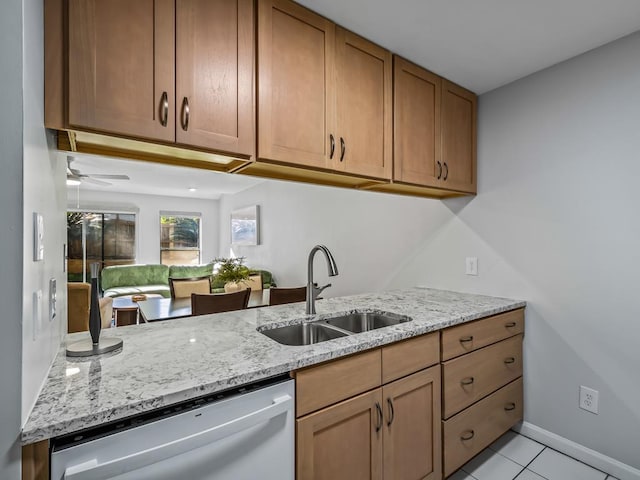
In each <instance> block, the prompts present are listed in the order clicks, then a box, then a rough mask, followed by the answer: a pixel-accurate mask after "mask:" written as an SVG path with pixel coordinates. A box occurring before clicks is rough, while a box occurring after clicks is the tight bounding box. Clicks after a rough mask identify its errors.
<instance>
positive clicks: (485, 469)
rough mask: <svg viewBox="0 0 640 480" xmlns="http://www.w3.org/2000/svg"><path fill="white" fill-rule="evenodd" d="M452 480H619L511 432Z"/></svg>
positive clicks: (456, 474) (478, 456) (471, 461)
mask: <svg viewBox="0 0 640 480" xmlns="http://www.w3.org/2000/svg"><path fill="white" fill-rule="evenodd" d="M448 480H617V479H616V478H615V477H612V476H611V475H607V474H606V473H605V472H601V471H600V470H596V469H595V468H593V467H590V466H589V465H586V464H584V463H582V462H580V461H578V460H576V459H574V458H571V457H569V456H567V455H564V454H562V453H559V452H557V451H555V450H553V449H552V448H550V447H547V446H546V445H543V444H541V443H538V442H536V441H534V440H531V439H530V438H527V437H525V436H524V435H520V434H518V433H516V432H513V431H509V432H507V433H505V434H504V435H503V436H502V437H500V438H499V439H498V440H496V441H495V442H494V443H493V444H491V445H490V446H489V447H488V448H487V449H485V450H484V451H483V452H480V454H479V455H477V456H476V457H474V458H473V459H471V460H470V461H469V462H467V463H466V464H465V465H464V466H463V467H462V468H461V469H460V470H458V471H457V472H456V473H454V474H453V475H452V476H451V477H449V479H448Z"/></svg>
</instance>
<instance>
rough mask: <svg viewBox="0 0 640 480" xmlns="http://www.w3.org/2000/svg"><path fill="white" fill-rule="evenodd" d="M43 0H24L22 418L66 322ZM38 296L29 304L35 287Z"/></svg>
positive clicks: (60, 166)
mask: <svg viewBox="0 0 640 480" xmlns="http://www.w3.org/2000/svg"><path fill="white" fill-rule="evenodd" d="M42 25H43V2H42V1H39V0H24V83H23V89H24V91H23V94H24V209H23V216H24V224H23V229H24V252H23V282H24V284H23V289H22V291H23V293H22V305H23V307H22V318H23V328H22V342H23V350H22V368H23V370H22V421H23V422H24V421H26V418H27V415H28V414H29V412H30V411H31V408H32V406H33V404H34V403H35V400H36V397H37V395H38V392H39V391H40V387H41V386H42V383H43V382H44V379H45V378H46V375H47V373H48V371H49V367H50V365H51V363H52V362H53V359H54V358H55V356H56V354H57V352H58V348H59V346H60V341H61V338H62V336H63V335H64V328H66V323H67V322H66V318H67V313H66V288H65V284H66V283H65V281H66V280H65V274H64V272H63V260H64V256H63V245H64V243H66V221H65V208H66V201H67V199H66V192H65V180H64V179H65V165H64V162H60V161H58V159H57V155H56V153H55V152H54V151H53V148H54V142H53V137H52V136H50V134H49V135H48V134H47V132H46V130H45V129H44V127H43V125H44V111H43V110H44V43H43V42H44V41H43V29H42ZM34 212H39V213H41V214H42V215H43V217H44V234H45V235H44V237H45V241H44V249H45V254H44V260H43V261H40V262H34V261H33V213H34ZM52 278H55V279H56V280H57V284H58V288H57V298H58V301H57V305H58V312H57V316H56V318H55V319H54V320H53V321H50V320H49V318H48V317H49V313H48V312H49V302H48V294H49V280H50V279H52ZM37 291H40V292H42V298H41V300H40V301H39V302H38V303H39V307H38V308H36V306H35V305H34V302H35V301H34V294H35V292H37Z"/></svg>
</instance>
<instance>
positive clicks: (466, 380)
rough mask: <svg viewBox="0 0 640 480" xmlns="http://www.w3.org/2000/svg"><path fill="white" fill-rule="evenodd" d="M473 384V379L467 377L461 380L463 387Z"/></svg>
mask: <svg viewBox="0 0 640 480" xmlns="http://www.w3.org/2000/svg"><path fill="white" fill-rule="evenodd" d="M472 383H473V377H467V378H463V379H462V380H460V384H461V385H471V384H472Z"/></svg>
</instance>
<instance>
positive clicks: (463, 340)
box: [460, 335, 473, 343]
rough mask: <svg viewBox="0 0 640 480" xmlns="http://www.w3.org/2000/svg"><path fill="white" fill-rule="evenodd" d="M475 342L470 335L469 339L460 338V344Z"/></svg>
mask: <svg viewBox="0 0 640 480" xmlns="http://www.w3.org/2000/svg"><path fill="white" fill-rule="evenodd" d="M469 342H473V335H469V336H468V337H460V343H469Z"/></svg>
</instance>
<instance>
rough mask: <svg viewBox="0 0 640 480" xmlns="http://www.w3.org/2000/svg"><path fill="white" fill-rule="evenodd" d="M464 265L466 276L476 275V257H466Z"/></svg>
mask: <svg viewBox="0 0 640 480" xmlns="http://www.w3.org/2000/svg"><path fill="white" fill-rule="evenodd" d="M465 265H466V269H465V273H466V274H467V275H478V257H467V258H466V261H465Z"/></svg>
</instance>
